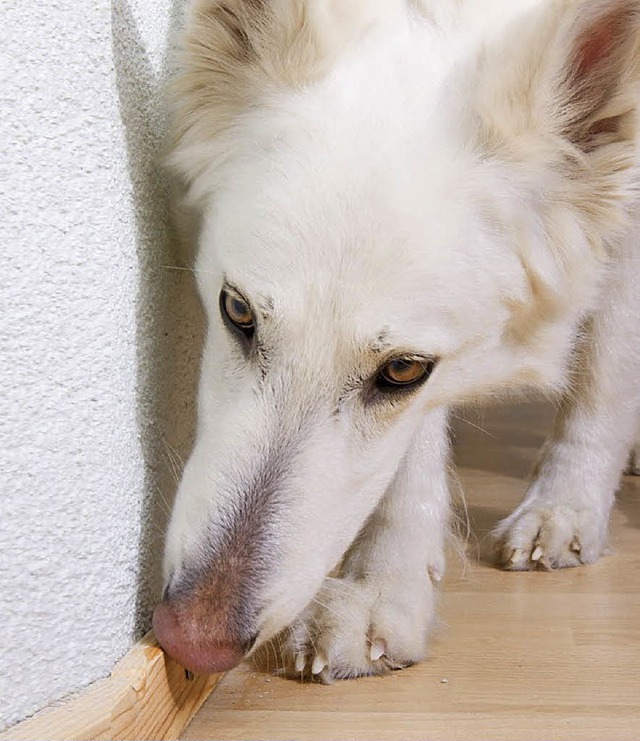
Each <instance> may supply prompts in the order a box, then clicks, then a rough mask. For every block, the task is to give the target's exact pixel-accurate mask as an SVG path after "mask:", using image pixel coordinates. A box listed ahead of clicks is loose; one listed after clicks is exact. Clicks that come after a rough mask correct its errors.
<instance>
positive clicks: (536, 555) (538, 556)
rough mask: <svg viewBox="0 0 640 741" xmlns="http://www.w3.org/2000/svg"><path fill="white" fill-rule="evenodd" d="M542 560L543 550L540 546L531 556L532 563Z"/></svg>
mask: <svg viewBox="0 0 640 741" xmlns="http://www.w3.org/2000/svg"><path fill="white" fill-rule="evenodd" d="M541 558H542V548H540V546H539V545H538V546H536V548H535V550H534V551H533V553H532V554H531V560H532V561H539V560H540V559H541Z"/></svg>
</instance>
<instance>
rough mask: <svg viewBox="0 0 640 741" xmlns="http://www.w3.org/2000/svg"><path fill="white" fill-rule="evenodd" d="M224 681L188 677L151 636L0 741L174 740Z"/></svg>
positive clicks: (210, 677) (4, 734) (213, 676)
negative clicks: (69, 697) (74, 693)
mask: <svg viewBox="0 0 640 741" xmlns="http://www.w3.org/2000/svg"><path fill="white" fill-rule="evenodd" d="M222 676H223V675H222V674H212V675H210V676H199V675H190V676H188V675H187V673H186V672H185V670H184V668H183V667H181V666H180V665H179V664H177V663H176V662H175V661H173V659H170V658H169V657H168V656H167V655H166V654H165V653H164V652H163V651H162V649H161V648H160V646H159V645H158V642H157V641H156V639H155V636H154V635H153V631H150V632H149V633H147V635H146V636H145V637H144V638H143V639H142V640H141V641H139V642H138V643H137V644H136V645H135V646H134V647H133V648H132V649H131V650H130V651H129V652H128V653H127V654H126V656H124V658H123V659H121V660H120V661H119V662H118V663H117V664H116V666H115V667H114V669H113V671H112V672H111V675H110V676H109V677H108V678H107V679H102V680H100V681H99V682H96V683H95V684H93V685H91V687H89V688H88V689H87V690H85V691H84V692H83V693H82V694H81V695H79V696H78V697H76V698H74V699H72V700H69V701H68V702H65V703H64V704H62V705H61V706H60V707H54V708H50V709H45V710H43V711H41V712H40V713H38V714H37V715H36V716H34V717H33V718H30V719H29V720H25V721H23V722H22V723H19V724H18V725H16V726H13V727H12V728H9V729H8V730H6V731H5V732H4V733H1V734H0V740H1V741H36V739H48V740H51V741H57V740H58V739H60V741H62V740H63V739H65V740H68V741H104V740H107V739H108V740H109V741H116V740H118V739H123V740H124V739H177V738H179V736H180V734H181V733H182V731H183V730H184V729H185V728H186V726H187V725H188V724H189V722H190V721H191V719H192V718H193V716H194V715H195V714H196V713H197V712H198V710H199V709H200V706H201V705H202V703H203V702H204V701H205V700H206V699H207V697H208V696H209V694H210V693H211V691H212V690H213V688H214V687H215V686H216V684H218V682H219V681H220V679H221V678H222Z"/></svg>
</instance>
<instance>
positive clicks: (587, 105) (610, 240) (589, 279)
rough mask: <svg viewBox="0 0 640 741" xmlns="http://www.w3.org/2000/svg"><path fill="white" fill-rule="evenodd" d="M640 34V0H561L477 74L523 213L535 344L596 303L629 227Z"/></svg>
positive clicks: (483, 126)
mask: <svg viewBox="0 0 640 741" xmlns="http://www.w3.org/2000/svg"><path fill="white" fill-rule="evenodd" d="M639 38H640V0H550V1H547V2H544V3H542V4H541V5H537V6H536V8H535V9H534V10H533V11H529V12H528V13H525V14H524V15H521V16H520V18H519V19H517V20H516V22H515V25H514V26H511V27H510V28H508V29H507V33H506V34H505V35H504V36H503V37H501V38H500V40H499V41H498V44H497V47H496V45H495V43H488V44H487V46H486V48H485V49H484V50H483V51H482V53H481V56H480V58H479V59H477V60H476V61H477V66H476V68H475V74H472V75H470V77H469V78H468V79H469V80H470V83H471V85H470V87H469V96H470V97H471V99H472V100H473V103H472V110H473V113H472V118H473V119H474V120H475V123H474V124H473V126H474V129H473V131H474V134H473V136H474V137H476V141H477V142H478V146H479V148H480V150H481V154H482V157H483V159H484V160H486V161H487V162H489V163H494V164H495V163H497V164H498V166H499V168H500V173H501V174H500V177H501V179H502V181H504V179H505V177H506V178H507V179H509V180H510V181H511V182H512V183H514V184H515V188H514V192H515V193H516V194H517V195H516V197H515V199H514V202H512V203H511V202H510V205H509V204H505V205H504V208H507V209H509V210H510V211H511V213H512V214H514V213H515V214H517V217H516V218H517V220H518V222H519V225H518V227H517V229H518V234H517V235H514V242H516V243H517V250H518V252H519V256H520V259H521V262H522V264H523V268H524V274H525V275H526V277H527V280H528V283H529V286H530V291H529V293H530V298H529V300H528V301H527V302H526V303H525V304H523V305H522V306H520V307H518V310H517V311H515V310H514V313H513V316H514V321H513V330H514V332H515V333H516V334H517V335H518V337H520V338H521V339H526V341H527V342H530V341H531V337H532V336H533V334H534V332H535V331H536V329H537V328H541V327H544V326H545V324H546V322H547V320H549V319H550V318H551V316H553V315H554V314H557V312H562V311H564V308H563V307H565V308H566V306H568V305H575V306H578V305H583V306H584V305H585V304H587V303H588V302H589V301H590V300H592V297H593V295H594V293H593V292H594V291H595V290H596V288H595V286H596V285H597V283H598V280H599V278H598V276H599V275H601V271H602V264H603V262H606V260H607V259H608V257H609V256H610V255H611V252H612V249H614V247H613V245H615V244H616V240H617V238H618V236H619V235H620V234H622V233H623V231H624V230H625V229H628V228H629V214H630V209H631V207H632V205H633V204H634V203H635V202H636V201H637V187H636V184H635V182H636V180H637V175H638V164H639V163H640V157H639V148H638V102H639V90H638V83H639V81H640V55H639V43H638V42H639ZM476 117H477V118H476ZM478 119H479V121H478ZM523 205H524V206H525V207H524V208H523ZM506 221H509V219H506V220H505V223H506ZM511 222H513V218H512V219H511ZM580 292H582V293H580ZM590 292H591V293H590ZM579 293H580V295H578V294H579ZM590 297H591V298H590ZM515 308H516V307H514V309H515ZM540 336H541V337H544V334H541V335H540Z"/></svg>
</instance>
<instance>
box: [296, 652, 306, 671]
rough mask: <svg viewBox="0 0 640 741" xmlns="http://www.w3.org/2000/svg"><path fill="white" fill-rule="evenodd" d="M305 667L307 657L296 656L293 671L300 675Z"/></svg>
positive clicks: (299, 654)
mask: <svg viewBox="0 0 640 741" xmlns="http://www.w3.org/2000/svg"><path fill="white" fill-rule="evenodd" d="M306 665H307V657H306V656H305V655H304V654H303V653H298V654H296V662H295V670H296V671H297V672H298V673H302V672H303V671H304V668H305V666H306Z"/></svg>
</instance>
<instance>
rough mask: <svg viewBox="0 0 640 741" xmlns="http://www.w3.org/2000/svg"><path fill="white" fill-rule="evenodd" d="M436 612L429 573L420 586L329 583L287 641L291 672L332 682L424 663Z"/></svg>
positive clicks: (400, 581) (360, 581) (395, 582)
mask: <svg viewBox="0 0 640 741" xmlns="http://www.w3.org/2000/svg"><path fill="white" fill-rule="evenodd" d="M434 607H435V594H434V588H433V585H432V583H431V580H430V579H429V577H428V576H427V575H426V574H425V575H424V576H422V577H421V579H420V580H419V581H418V580H411V581H409V580H407V579H405V578H399V579H397V580H391V579H389V578H388V577H387V579H386V580H385V581H383V582H379V581H376V580H375V579H373V578H371V579H370V578H365V579H353V578H349V577H345V578H342V579H329V578H328V579H326V581H325V584H324V586H323V587H322V589H321V590H320V592H319V593H318V594H317V595H316V597H315V598H314V600H313V601H312V603H311V604H310V605H309V606H308V607H307V609H306V610H305V612H304V613H303V614H302V615H301V616H300V617H299V618H298V619H297V620H296V621H295V623H294V624H293V625H292V626H291V627H290V628H289V629H288V631H287V632H286V634H285V636H283V638H284V651H283V654H284V655H283V659H284V661H285V666H286V671H287V673H288V674H289V675H291V676H294V675H295V676H297V677H300V678H314V679H320V680H321V681H323V682H326V683H328V682H331V681H333V680H336V679H351V678H355V677H360V676H367V675H374V674H384V673H386V672H388V671H390V670H392V669H401V668H403V667H406V666H409V665H410V664H414V663H416V662H418V661H421V660H423V659H424V658H425V656H426V653H427V639H428V634H429V629H430V627H431V624H432V622H433V615H434Z"/></svg>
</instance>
